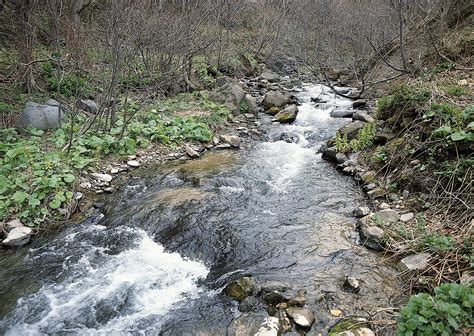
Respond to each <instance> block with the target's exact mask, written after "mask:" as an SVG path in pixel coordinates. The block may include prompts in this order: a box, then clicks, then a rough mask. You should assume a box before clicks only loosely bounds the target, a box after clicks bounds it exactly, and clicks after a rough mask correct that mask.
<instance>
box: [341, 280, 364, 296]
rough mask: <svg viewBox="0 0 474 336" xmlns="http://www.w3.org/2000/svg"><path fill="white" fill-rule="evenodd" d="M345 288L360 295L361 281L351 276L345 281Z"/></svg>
mask: <svg viewBox="0 0 474 336" xmlns="http://www.w3.org/2000/svg"><path fill="white" fill-rule="evenodd" d="M343 288H344V289H345V290H347V291H349V292H353V293H359V292H360V285H359V281H358V280H357V279H356V278H354V277H351V276H348V277H346V280H345V281H344V284H343Z"/></svg>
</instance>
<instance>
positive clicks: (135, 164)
mask: <svg viewBox="0 0 474 336" xmlns="http://www.w3.org/2000/svg"><path fill="white" fill-rule="evenodd" d="M127 165H128V166H129V167H132V168H138V167H140V166H141V164H140V162H138V161H137V160H130V161H127Z"/></svg>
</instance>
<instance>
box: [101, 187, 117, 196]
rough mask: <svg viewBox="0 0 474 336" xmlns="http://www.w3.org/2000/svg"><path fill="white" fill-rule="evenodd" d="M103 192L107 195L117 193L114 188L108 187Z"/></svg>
mask: <svg viewBox="0 0 474 336" xmlns="http://www.w3.org/2000/svg"><path fill="white" fill-rule="evenodd" d="M103 190H104V191H105V192H106V193H107V194H111V193H113V192H114V191H115V189H114V188H112V187H106V188H104V189H103Z"/></svg>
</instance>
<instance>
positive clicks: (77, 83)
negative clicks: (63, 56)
mask: <svg viewBox="0 0 474 336" xmlns="http://www.w3.org/2000/svg"><path fill="white" fill-rule="evenodd" d="M42 71H43V76H44V78H45V80H46V82H47V83H48V89H49V91H50V92H53V93H54V92H57V89H58V81H59V92H60V94H61V95H63V96H65V97H71V96H75V95H77V93H80V94H81V95H83V96H87V95H89V94H91V93H92V88H91V86H90V84H89V83H88V81H87V80H86V79H85V78H83V77H81V76H79V75H77V74H75V73H63V70H61V76H60V78H58V74H57V70H56V68H55V67H54V65H53V64H52V63H51V62H45V63H43V65H42Z"/></svg>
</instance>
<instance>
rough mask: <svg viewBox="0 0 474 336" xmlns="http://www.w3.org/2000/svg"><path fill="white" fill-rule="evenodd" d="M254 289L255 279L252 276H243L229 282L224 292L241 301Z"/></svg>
mask: <svg viewBox="0 0 474 336" xmlns="http://www.w3.org/2000/svg"><path fill="white" fill-rule="evenodd" d="M254 289H255V280H254V279H253V277H252V276H245V277H242V278H239V279H237V280H234V281H232V282H231V283H229V284H228V285H227V286H226V287H225V288H224V292H225V293H226V294H227V295H228V296H230V297H231V298H233V299H235V300H237V301H242V300H244V299H245V298H246V297H247V296H249V295H251V294H252V293H253V291H254Z"/></svg>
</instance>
